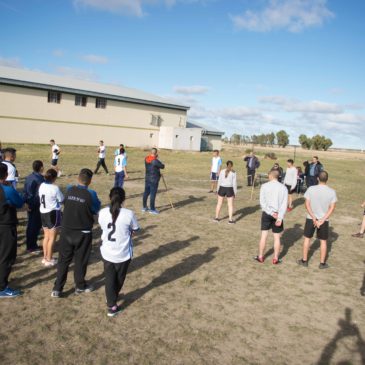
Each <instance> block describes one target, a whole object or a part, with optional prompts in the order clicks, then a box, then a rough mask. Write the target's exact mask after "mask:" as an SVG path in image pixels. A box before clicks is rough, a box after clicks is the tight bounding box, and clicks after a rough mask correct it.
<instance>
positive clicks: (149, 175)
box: [142, 148, 165, 214]
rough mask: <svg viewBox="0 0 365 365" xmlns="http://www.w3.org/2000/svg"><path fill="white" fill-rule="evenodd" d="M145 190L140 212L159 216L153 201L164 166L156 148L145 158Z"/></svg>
mask: <svg viewBox="0 0 365 365" xmlns="http://www.w3.org/2000/svg"><path fill="white" fill-rule="evenodd" d="M145 168H146V177H145V189H144V193H143V208H142V212H149V213H151V214H160V212H159V211H158V210H157V209H156V207H155V200H156V195H157V190H158V184H159V182H160V178H161V172H160V170H161V169H164V168H165V165H164V164H163V163H162V162H161V161H160V160H159V159H158V151H157V148H152V150H151V154H150V155H148V156H147V157H146V158H145ZM148 197H150V209H149V208H148V206H147V200H148Z"/></svg>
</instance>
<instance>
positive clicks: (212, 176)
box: [210, 172, 219, 181]
mask: <svg viewBox="0 0 365 365" xmlns="http://www.w3.org/2000/svg"><path fill="white" fill-rule="evenodd" d="M218 179H219V174H218V172H211V173H210V180H211V181H218Z"/></svg>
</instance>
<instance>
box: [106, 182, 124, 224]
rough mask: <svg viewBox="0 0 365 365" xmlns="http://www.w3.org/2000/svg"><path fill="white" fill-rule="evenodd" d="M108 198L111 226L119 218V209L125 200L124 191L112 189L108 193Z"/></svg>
mask: <svg viewBox="0 0 365 365" xmlns="http://www.w3.org/2000/svg"><path fill="white" fill-rule="evenodd" d="M109 198H110V214H111V215H112V220H113V224H115V222H116V220H117V219H118V216H119V211H120V207H121V206H122V204H123V202H124V200H125V191H124V189H122V188H119V187H117V188H113V189H112V190H110V193H109Z"/></svg>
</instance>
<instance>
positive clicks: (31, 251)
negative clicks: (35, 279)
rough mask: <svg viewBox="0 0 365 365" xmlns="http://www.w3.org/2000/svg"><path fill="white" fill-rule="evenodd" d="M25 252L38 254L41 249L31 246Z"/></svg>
mask: <svg viewBox="0 0 365 365" xmlns="http://www.w3.org/2000/svg"><path fill="white" fill-rule="evenodd" d="M27 252H28V253H30V254H32V255H38V254H40V253H41V252H43V251H42V249H41V248H40V247H36V248H31V249H30V250H27Z"/></svg>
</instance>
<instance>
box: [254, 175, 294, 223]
mask: <svg viewBox="0 0 365 365" xmlns="http://www.w3.org/2000/svg"><path fill="white" fill-rule="evenodd" d="M260 205H261V209H262V210H263V211H264V212H265V213H266V214H268V215H273V214H274V213H277V214H278V219H280V220H283V219H284V216H285V213H286V210H287V208H288V189H287V188H286V187H285V186H284V185H283V184H282V183H279V181H277V180H271V181H269V182H267V183H265V184H263V185H262V186H261V189H260Z"/></svg>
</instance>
